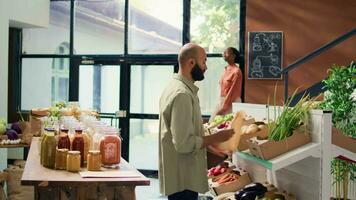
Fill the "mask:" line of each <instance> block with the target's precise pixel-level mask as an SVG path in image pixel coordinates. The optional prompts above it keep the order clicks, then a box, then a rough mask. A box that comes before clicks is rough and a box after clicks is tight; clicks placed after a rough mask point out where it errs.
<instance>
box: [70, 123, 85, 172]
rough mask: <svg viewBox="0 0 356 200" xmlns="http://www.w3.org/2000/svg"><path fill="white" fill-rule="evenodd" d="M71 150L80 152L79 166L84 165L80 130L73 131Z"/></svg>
mask: <svg viewBox="0 0 356 200" xmlns="http://www.w3.org/2000/svg"><path fill="white" fill-rule="evenodd" d="M72 150H73V151H79V152H80V165H81V166H83V164H84V139H83V135H82V130H80V129H77V130H75V135H74V139H73V142H72Z"/></svg>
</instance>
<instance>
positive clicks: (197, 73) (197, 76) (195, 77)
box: [190, 64, 204, 81]
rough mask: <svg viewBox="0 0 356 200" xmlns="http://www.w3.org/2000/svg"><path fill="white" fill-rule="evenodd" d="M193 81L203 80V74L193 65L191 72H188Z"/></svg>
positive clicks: (196, 65) (197, 66)
mask: <svg viewBox="0 0 356 200" xmlns="http://www.w3.org/2000/svg"><path fill="white" fill-rule="evenodd" d="M190 74H191V75H192V78H193V80H194V81H201V80H203V79H204V72H203V70H201V69H200V67H199V65H198V64H195V65H194V67H193V69H192V71H190Z"/></svg>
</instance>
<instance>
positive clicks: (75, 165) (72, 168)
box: [67, 151, 81, 172]
mask: <svg viewBox="0 0 356 200" xmlns="http://www.w3.org/2000/svg"><path fill="white" fill-rule="evenodd" d="M80 160H81V159H80V151H68V154H67V171H69V172H79V170H80Z"/></svg>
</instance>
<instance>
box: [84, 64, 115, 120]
mask: <svg viewBox="0 0 356 200" xmlns="http://www.w3.org/2000/svg"><path fill="white" fill-rule="evenodd" d="M79 104H80V106H81V107H83V108H89V109H95V110H97V111H99V112H102V113H113V112H115V111H118V110H119V109H120V108H119V106H120V66H110V65H81V66H80V67H79Z"/></svg>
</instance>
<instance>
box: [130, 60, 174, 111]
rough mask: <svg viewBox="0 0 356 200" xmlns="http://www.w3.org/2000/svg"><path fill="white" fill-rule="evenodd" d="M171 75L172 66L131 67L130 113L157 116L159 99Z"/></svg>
mask: <svg viewBox="0 0 356 200" xmlns="http://www.w3.org/2000/svg"><path fill="white" fill-rule="evenodd" d="M172 75H173V66H167V65H161V66H152V65H133V66H131V92H130V94H131V98H130V112H131V113H145V114H158V110H159V109H158V102H159V97H160V96H161V94H162V92H163V89H164V88H165V87H166V84H167V83H168V82H169V81H170V80H171V79H172ZM157 77H160V78H159V79H157Z"/></svg>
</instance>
